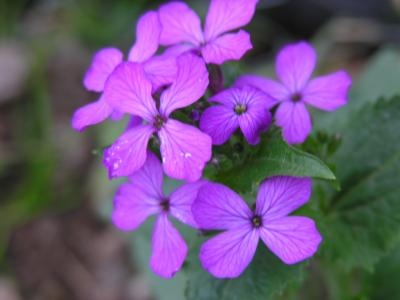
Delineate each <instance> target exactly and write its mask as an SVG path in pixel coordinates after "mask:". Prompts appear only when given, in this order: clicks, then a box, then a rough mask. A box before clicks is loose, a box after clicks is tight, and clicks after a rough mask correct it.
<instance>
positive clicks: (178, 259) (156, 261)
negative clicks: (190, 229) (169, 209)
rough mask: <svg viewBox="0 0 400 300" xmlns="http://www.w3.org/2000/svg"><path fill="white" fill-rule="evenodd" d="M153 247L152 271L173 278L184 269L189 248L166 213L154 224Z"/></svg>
mask: <svg viewBox="0 0 400 300" xmlns="http://www.w3.org/2000/svg"><path fill="white" fill-rule="evenodd" d="M152 245H153V249H152V254H151V259H150V266H151V269H152V270H153V272H154V273H156V274H157V275H159V276H161V277H165V278H171V277H173V276H174V275H175V273H176V272H178V271H179V270H180V268H181V267H182V264H183V262H184V261H185V258H186V255H187V252H188V247H187V245H186V243H185V241H184V240H183V238H182V236H181V235H180V233H179V232H178V230H176V229H175V227H174V226H173V225H172V224H171V222H170V221H169V220H168V217H167V214H165V213H161V214H160V215H159V216H158V217H157V220H156V222H155V224H154V229H153V237H152Z"/></svg>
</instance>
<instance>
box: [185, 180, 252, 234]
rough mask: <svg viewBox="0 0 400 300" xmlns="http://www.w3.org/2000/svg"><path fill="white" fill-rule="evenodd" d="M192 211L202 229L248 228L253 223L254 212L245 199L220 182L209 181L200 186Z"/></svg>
mask: <svg viewBox="0 0 400 300" xmlns="http://www.w3.org/2000/svg"><path fill="white" fill-rule="evenodd" d="M192 212H193V216H194V219H195V221H196V222H197V224H198V225H199V227H200V228H202V229H210V230H214V229H216V230H222V229H234V228H244V227H246V228H247V227H248V226H250V224H251V221H250V219H251V216H252V212H251V210H250V208H249V207H248V206H247V204H246V203H245V202H244V200H243V199H242V198H241V197H240V196H239V195H238V194H236V193H235V192H234V191H232V190H231V189H229V188H228V187H226V186H224V185H222V184H219V183H211V182H209V183H206V184H204V185H203V186H202V187H201V188H200V190H199V192H198V195H197V199H196V200H195V202H194V203H193V205H192Z"/></svg>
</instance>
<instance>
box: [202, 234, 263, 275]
mask: <svg viewBox="0 0 400 300" xmlns="http://www.w3.org/2000/svg"><path fill="white" fill-rule="evenodd" d="M258 240H259V234H258V232H257V231H256V230H252V229H251V228H237V229H231V230H228V231H226V232H223V233H221V234H218V235H217V236H215V237H213V238H212V239H210V240H208V241H206V242H205V243H204V244H203V245H202V246H201V248H200V261H201V264H202V266H203V268H204V269H206V270H207V271H208V272H210V273H211V274H212V275H213V276H215V277H218V278H235V277H238V276H239V275H240V274H242V272H243V271H244V270H245V269H246V267H247V266H248V265H249V264H250V262H251V260H252V259H253V257H254V254H255V252H256V249H257V244H258Z"/></svg>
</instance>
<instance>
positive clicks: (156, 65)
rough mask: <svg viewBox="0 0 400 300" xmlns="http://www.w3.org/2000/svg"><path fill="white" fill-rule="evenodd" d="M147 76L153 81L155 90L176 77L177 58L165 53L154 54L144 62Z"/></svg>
mask: <svg viewBox="0 0 400 300" xmlns="http://www.w3.org/2000/svg"><path fill="white" fill-rule="evenodd" d="M143 67H144V71H145V72H146V75H147V78H148V79H149V80H150V81H151V84H152V86H153V92H155V91H157V90H158V89H159V88H160V87H162V86H164V85H168V84H171V83H172V82H174V81H175V79H176V74H177V66H176V58H174V57H166V56H164V55H159V56H153V57H152V58H150V59H149V60H148V61H146V62H145V63H144V64H143Z"/></svg>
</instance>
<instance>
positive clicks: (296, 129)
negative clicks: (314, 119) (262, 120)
mask: <svg viewBox="0 0 400 300" xmlns="http://www.w3.org/2000/svg"><path fill="white" fill-rule="evenodd" d="M275 118H276V125H278V126H280V127H282V131H283V138H284V139H285V140H286V142H288V143H289V144H299V143H303V142H304V141H305V139H306V138H307V137H308V135H309V134H310V132H311V127H312V125H311V118H310V114H309V112H308V110H307V107H306V106H305V104H304V103H302V102H297V103H293V102H289V101H286V102H282V103H281V104H280V105H279V107H278V110H277V111H276V114H275Z"/></svg>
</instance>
